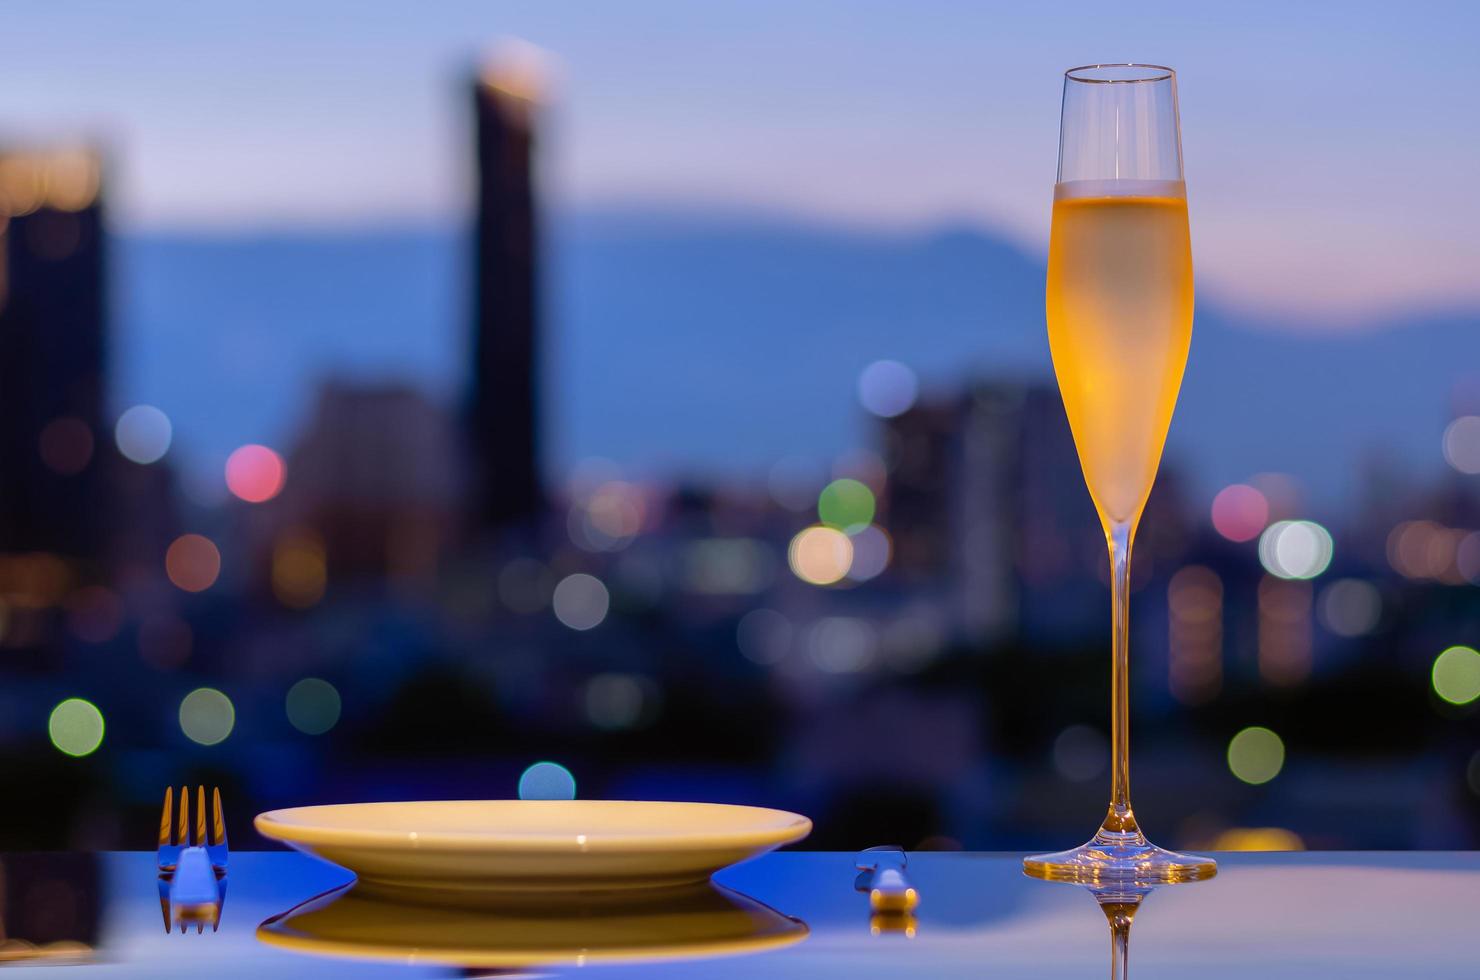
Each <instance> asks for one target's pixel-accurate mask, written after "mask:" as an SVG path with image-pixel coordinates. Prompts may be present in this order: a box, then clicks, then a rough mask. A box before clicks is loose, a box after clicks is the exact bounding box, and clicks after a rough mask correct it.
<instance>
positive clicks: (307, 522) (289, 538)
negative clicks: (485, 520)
mask: <svg viewBox="0 0 1480 980" xmlns="http://www.w3.org/2000/svg"><path fill="white" fill-rule="evenodd" d="M458 460H459V454H458V452H457V440H456V436H455V434H454V429H453V425H452V422H451V419H449V418H448V416H447V413H446V412H445V411H444V410H442V409H441V408H439V407H438V406H436V405H434V404H432V403H431V402H430V401H428V400H427V398H426V397H425V396H424V395H423V394H422V393H420V392H419V391H417V390H416V389H415V388H412V387H410V386H407V385H397V384H361V383H346V382H341V381H329V382H326V383H325V384H323V385H322V386H321V387H320V389H319V393H318V398H317V400H316V403H315V406H314V411H313V415H312V417H311V419H310V420H309V423H308V426H307V427H306V429H305V431H304V433H303V435H302V437H301V438H300V440H299V442H298V444H297V445H296V446H295V447H294V448H293V450H292V452H291V453H290V454H289V458H288V474H289V477H288V480H287V481H286V483H285V485H284V488H283V493H282V496H281V498H280V499H279V500H277V501H275V502H274V503H275V506H274V508H273V511H272V520H271V521H267V522H264V523H263V525H262V526H261V527H260V529H259V530H261V531H264V532H266V533H267V534H268V535H269V536H270V537H269V539H268V540H265V541H259V550H260V552H261V553H262V555H263V556H264V558H266V559H267V561H266V564H268V565H270V569H271V580H272V586H273V591H274V592H275V593H277V595H278V598H280V599H282V600H284V601H285V602H286V603H287V604H288V605H302V606H306V605H310V604H312V602H311V601H309V600H312V601H317V595H318V594H320V593H322V591H323V588H324V585H325V583H326V582H330V583H332V582H339V581H351V582H358V583H363V582H365V581H367V580H371V581H374V580H382V579H384V580H389V581H391V582H392V583H393V584H399V583H413V582H418V581H429V580H430V579H431V578H432V577H433V576H434V575H435V573H436V571H437V565H438V562H439V560H440V558H441V555H442V553H443V551H444V549H445V548H446V546H447V545H448V543H449V541H450V540H451V539H452V535H453V528H454V525H455V523H456V510H457V499H458V490H459V487H460V484H461V474H460V472H459V470H458Z"/></svg>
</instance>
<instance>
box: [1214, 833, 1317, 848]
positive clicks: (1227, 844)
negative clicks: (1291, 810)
mask: <svg viewBox="0 0 1480 980" xmlns="http://www.w3.org/2000/svg"><path fill="white" fill-rule="evenodd" d="M1209 849H1210V850H1214V851H1303V850H1305V841H1303V840H1301V839H1300V835H1299V834H1297V833H1295V831H1293V830H1286V829H1285V828H1284V827H1230V828H1229V829H1227V830H1225V831H1223V832H1222V833H1221V834H1219V835H1218V836H1217V837H1215V838H1213V842H1212V844H1211V845H1209Z"/></svg>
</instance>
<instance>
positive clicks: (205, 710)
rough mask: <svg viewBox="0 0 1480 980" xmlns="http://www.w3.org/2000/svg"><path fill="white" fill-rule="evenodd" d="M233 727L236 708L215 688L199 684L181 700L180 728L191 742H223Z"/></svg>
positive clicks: (208, 743) (234, 725)
mask: <svg viewBox="0 0 1480 980" xmlns="http://www.w3.org/2000/svg"><path fill="white" fill-rule="evenodd" d="M235 727H236V708H234V707H233V706H232V704H231V699H230V698H228V697H227V696H226V695H224V694H222V693H221V692H220V691H218V690H216V689H215V688H214V687H198V688H196V689H195V690H193V691H191V692H190V693H189V694H187V695H185V699H184V700H183V701H181V702H180V730H181V731H182V732H184V733H185V737H186V738H188V739H190V740H191V741H192V742H198V743H200V744H201V745H215V744H216V743H218V742H224V741H225V740H226V736H228V735H230V734H231V730H232V729H233V728H235Z"/></svg>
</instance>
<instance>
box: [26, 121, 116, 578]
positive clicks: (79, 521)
mask: <svg viewBox="0 0 1480 980" xmlns="http://www.w3.org/2000/svg"><path fill="white" fill-rule="evenodd" d="M99 174H100V161H99V157H98V156H97V154H95V153H93V152H91V151H89V150H83V149H77V150H66V151H55V152H52V151H47V152H39V151H38V152H0V553H7V552H8V553H40V552H44V553H51V554H56V555H60V556H66V557H67V558H70V559H75V560H80V561H82V562H84V563H86V562H88V561H95V560H99V559H101V558H102V557H103V553H104V551H105V547H106V542H105V541H104V532H105V529H106V527H107V514H106V509H107V507H108V505H109V501H108V500H107V499H106V496H107V495H106V493H105V491H104V480H105V478H106V473H105V469H106V465H105V464H106V462H107V460H108V459H110V458H111V456H110V453H109V452H108V451H107V450H108V449H109V447H110V446H111V441H110V440H109V438H108V433H107V430H106V427H105V424H104V419H103V411H104V402H105V371H106V367H107V350H108V341H107V330H106V313H105V304H104V295H103V294H104V280H105V273H106V242H105V240H104V237H103V213H102V204H101V198H100V195H99V183H100V179H99Z"/></svg>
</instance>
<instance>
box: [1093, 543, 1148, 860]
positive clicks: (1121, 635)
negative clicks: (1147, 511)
mask: <svg viewBox="0 0 1480 980" xmlns="http://www.w3.org/2000/svg"><path fill="white" fill-rule="evenodd" d="M1135 533H1136V531H1135V526H1134V524H1132V523H1131V522H1129V521H1124V522H1120V523H1117V524H1113V525H1111V526H1110V529H1109V532H1108V533H1107V534H1106V535H1105V538H1106V541H1107V542H1108V544H1109V547H1110V622H1111V631H1110V632H1111V666H1110V810H1109V813H1107V814H1106V816H1105V823H1104V824H1103V825H1102V826H1101V827H1100V834H1101V835H1102V836H1104V837H1107V838H1109V839H1110V840H1114V841H1116V842H1117V843H1121V842H1125V838H1126V837H1140V834H1141V830H1140V828H1139V827H1138V826H1136V817H1135V814H1134V813H1132V812H1131V734H1130V727H1131V717H1130V700H1131V691H1130V613H1131V539H1132V538H1133V537H1134V536H1135Z"/></svg>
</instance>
